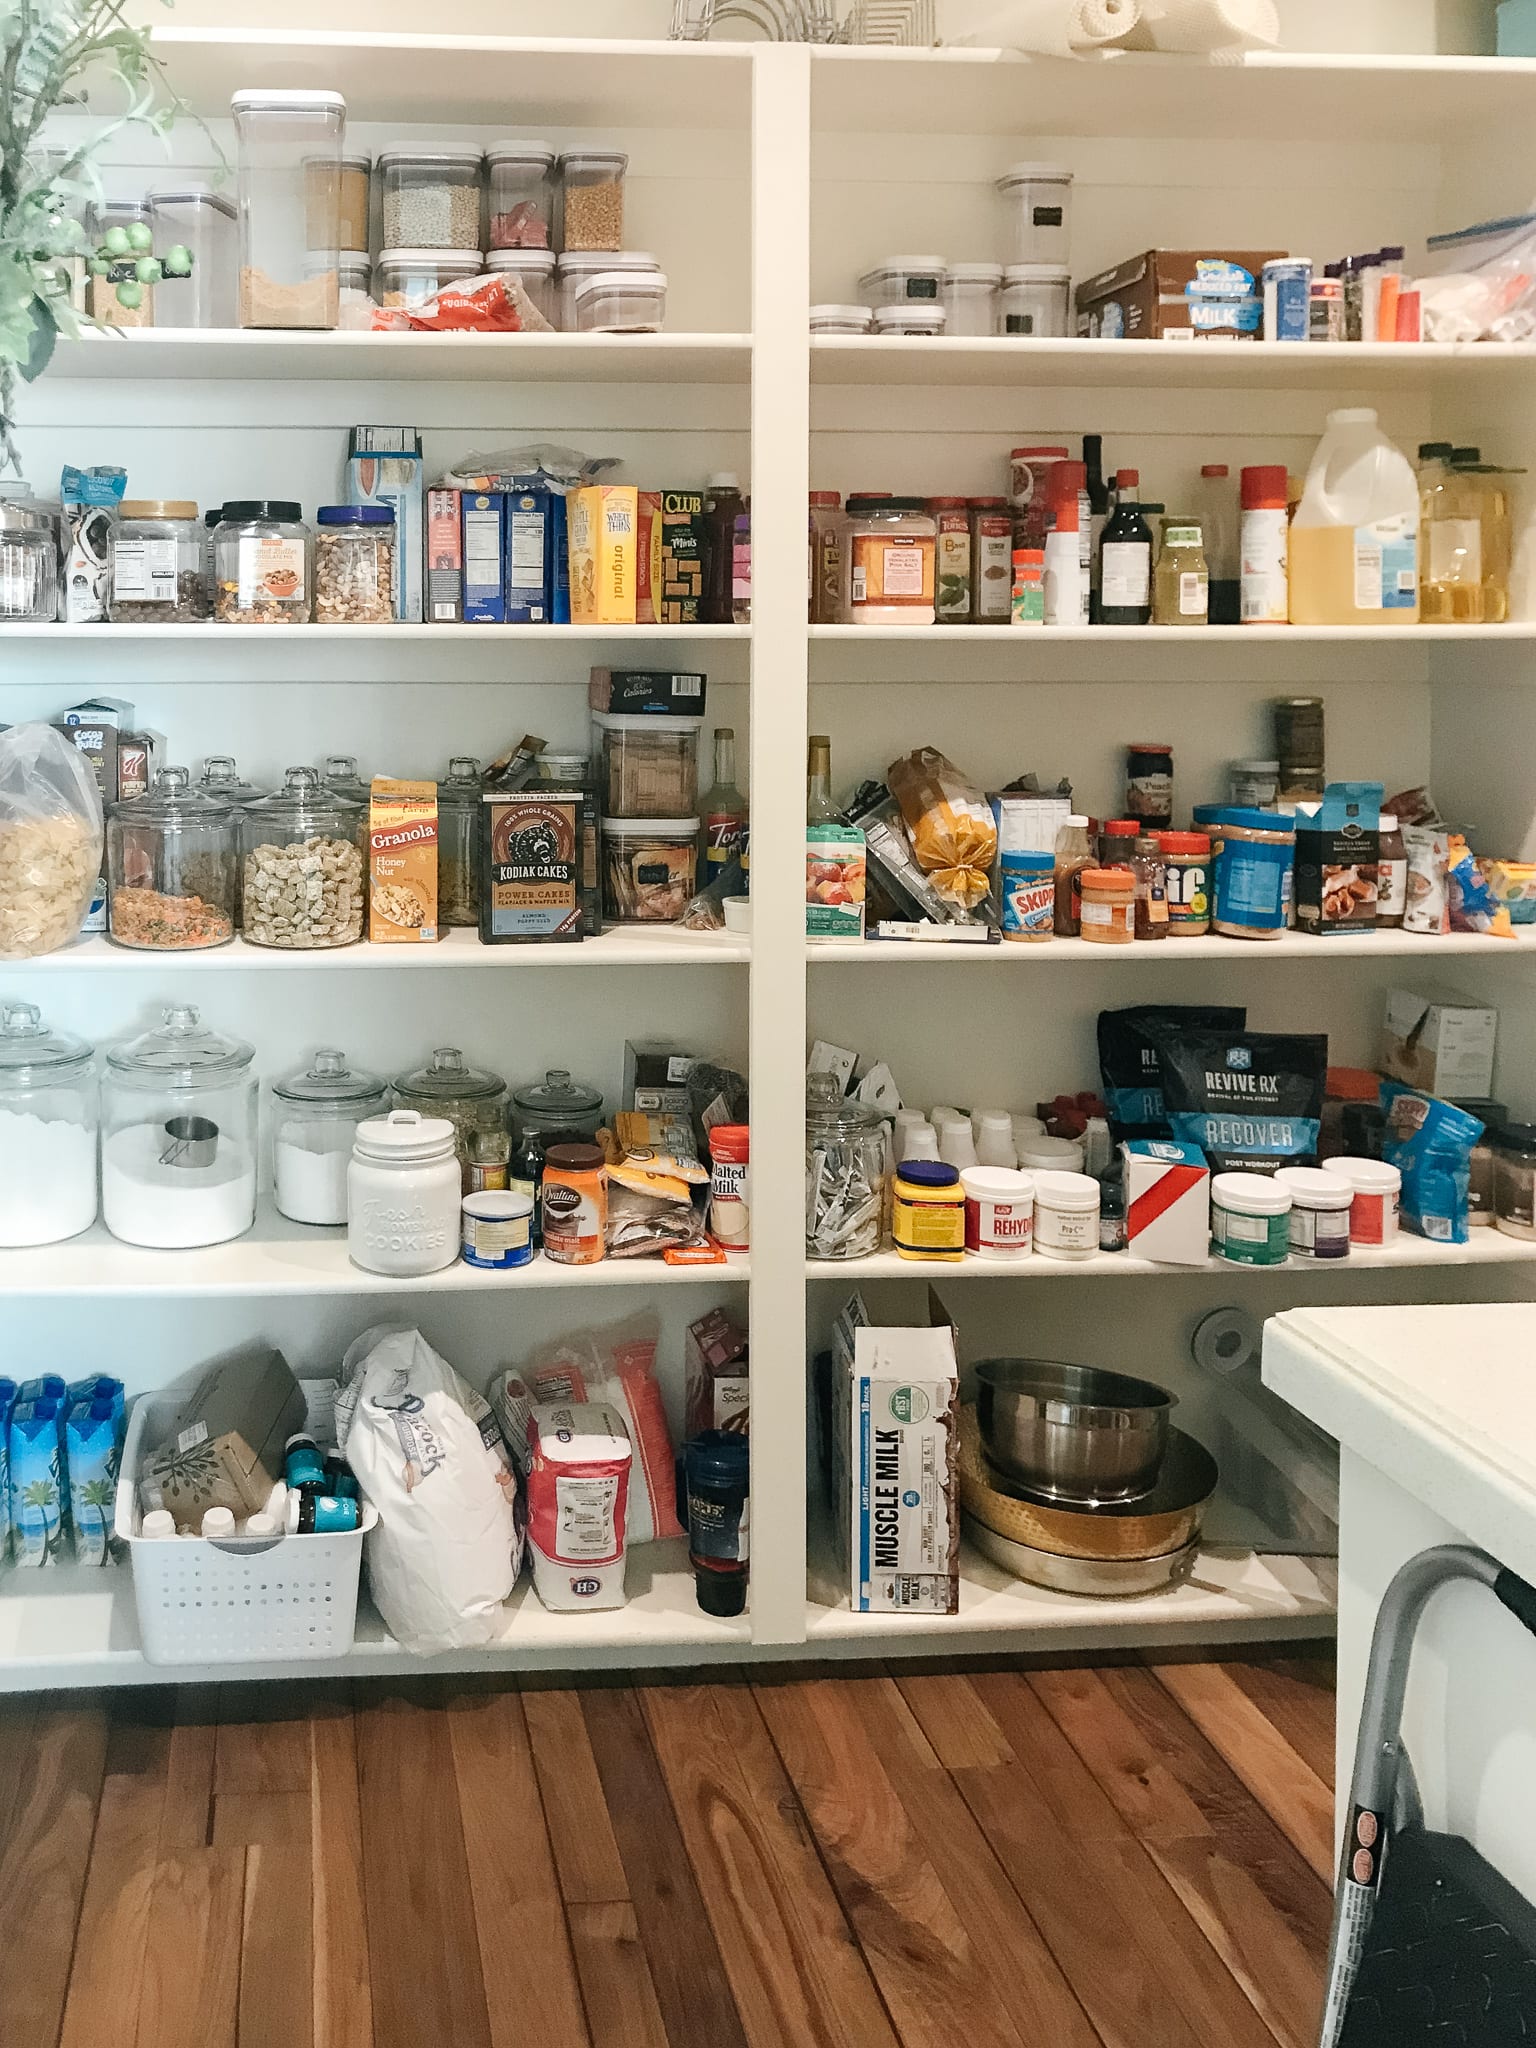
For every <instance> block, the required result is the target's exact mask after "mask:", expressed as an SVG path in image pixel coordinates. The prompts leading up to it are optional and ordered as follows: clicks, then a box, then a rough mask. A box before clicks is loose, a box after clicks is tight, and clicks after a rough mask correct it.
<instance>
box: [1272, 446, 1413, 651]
mask: <svg viewBox="0 0 1536 2048" xmlns="http://www.w3.org/2000/svg"><path fill="white" fill-rule="evenodd" d="M1418 555H1419V491H1418V484H1417V482H1416V480H1415V477H1414V473H1413V465H1412V464H1411V463H1410V462H1409V460H1408V458H1407V456H1406V455H1404V454H1403V453H1402V451H1401V450H1400V449H1398V448H1395V447H1394V446H1393V444H1392V443H1391V442H1390V441H1389V440H1388V439H1387V437H1386V435H1385V434H1383V433H1382V431H1381V429H1380V427H1379V426H1378V425H1377V423H1376V415H1375V413H1374V412H1373V411H1371V410H1370V409H1369V408H1368V407H1357V408H1356V407H1352V408H1350V409H1348V410H1345V411H1342V412H1331V413H1329V415H1328V427H1327V431H1326V432H1325V433H1324V435H1323V438H1322V440H1321V441H1319V443H1318V444H1317V452H1316V454H1315V455H1314V456H1313V457H1312V466H1311V468H1310V469H1309V470H1308V471H1307V487H1306V490H1305V491H1304V492H1303V494H1302V500H1301V505H1300V507H1299V509H1298V511H1297V513H1296V517H1295V519H1294V520H1293V521H1292V523H1291V541H1290V573H1291V624H1292V625H1293V626H1413V625H1417V623H1418V618H1419V561H1418Z"/></svg>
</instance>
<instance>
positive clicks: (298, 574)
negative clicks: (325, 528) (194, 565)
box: [213, 498, 313, 626]
mask: <svg viewBox="0 0 1536 2048" xmlns="http://www.w3.org/2000/svg"><path fill="white" fill-rule="evenodd" d="M312 548H313V543H312V539H311V535H310V529H309V528H308V527H307V526H306V525H305V524H304V520H303V517H302V516H301V508H300V507H299V506H298V505H297V504H295V503H293V502H292V501H291V500H289V499H286V498H242V499H238V500H236V501H235V502H234V503H233V504H226V505H225V507H224V516H223V518H222V519H221V520H220V521H219V523H218V525H217V526H216V527H215V528H214V530H213V554H214V575H215V579H216V580H215V602H214V616H215V618H217V619H218V620H219V621H220V622H221V623H222V624H224V625H230V626H302V625H305V624H307V622H308V620H309V614H310V561H311V554H312Z"/></svg>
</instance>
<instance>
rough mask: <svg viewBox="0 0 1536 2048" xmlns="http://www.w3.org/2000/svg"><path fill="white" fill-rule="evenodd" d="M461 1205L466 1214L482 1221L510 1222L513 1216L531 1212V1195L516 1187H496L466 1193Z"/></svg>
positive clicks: (528, 1214) (526, 1214)
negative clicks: (469, 1193)
mask: <svg viewBox="0 0 1536 2048" xmlns="http://www.w3.org/2000/svg"><path fill="white" fill-rule="evenodd" d="M462 1207H463V1210H464V1214H465V1215H466V1216H474V1217H477V1218H478V1219H479V1220H480V1221H481V1222H482V1223H510V1222H511V1221H512V1219H513V1217H515V1216H531V1215H532V1214H533V1197H532V1195H525V1194H523V1193H522V1192H521V1191H520V1190H519V1189H516V1188H511V1189H506V1190H500V1189H498V1190H495V1191H493V1192H484V1193H481V1194H478V1195H466V1196H465V1197H464V1200H463V1204H462Z"/></svg>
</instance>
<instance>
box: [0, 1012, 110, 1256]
mask: <svg viewBox="0 0 1536 2048" xmlns="http://www.w3.org/2000/svg"><path fill="white" fill-rule="evenodd" d="M99 1121H100V1108H99V1101H98V1095H97V1087H96V1068H95V1048H94V1046H90V1045H87V1044H86V1043H85V1041H84V1039H81V1038H72V1037H70V1036H69V1034H68V1033H67V1032H63V1031H50V1030H49V1029H48V1028H47V1026H46V1025H45V1024H44V1023H43V1020H42V1017H41V1015H40V1014H39V1012H38V1010H37V1007H36V1005H35V1004H33V1003H7V1004H5V1006H4V1008H3V1009H0V1159H3V1160H4V1161H5V1171H4V1173H3V1174H0V1245H34V1244H59V1243H60V1242H62V1240H63V1239H65V1238H66V1237H76V1236H78V1235H79V1233H80V1232H81V1231H82V1230H88V1229H89V1228H90V1226H91V1225H92V1224H93V1223H94V1222H95V1221H96V1127H97V1124H98V1122H99Z"/></svg>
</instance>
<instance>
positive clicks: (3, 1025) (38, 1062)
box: [0, 1003, 96, 1088]
mask: <svg viewBox="0 0 1536 2048" xmlns="http://www.w3.org/2000/svg"><path fill="white" fill-rule="evenodd" d="M95 1050H96V1048H95V1047H94V1046H93V1045H87V1044H86V1042H85V1040H84V1039H83V1038H72V1037H71V1036H70V1034H69V1033H68V1032H67V1031H49V1030H48V1029H47V1028H46V1027H45V1026H44V1024H43V1018H42V1012H41V1011H40V1010H39V1009H38V1007H37V1005H36V1003H6V1004H4V1005H0V1080H3V1082H4V1083H6V1084H9V1085H11V1086H14V1087H17V1088H25V1087H26V1086H27V1085H28V1082H29V1081H30V1079H31V1077H32V1076H33V1075H34V1074H38V1075H40V1076H41V1077H47V1078H56V1077H58V1076H60V1075H62V1074H63V1073H64V1071H65V1070H66V1069H69V1068H79V1067H86V1066H89V1065H90V1062H91V1059H92V1057H93V1055H94V1053H95Z"/></svg>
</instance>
